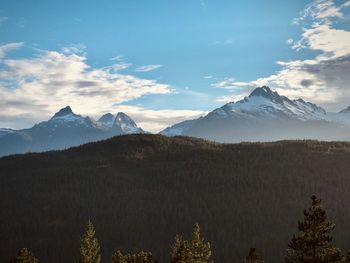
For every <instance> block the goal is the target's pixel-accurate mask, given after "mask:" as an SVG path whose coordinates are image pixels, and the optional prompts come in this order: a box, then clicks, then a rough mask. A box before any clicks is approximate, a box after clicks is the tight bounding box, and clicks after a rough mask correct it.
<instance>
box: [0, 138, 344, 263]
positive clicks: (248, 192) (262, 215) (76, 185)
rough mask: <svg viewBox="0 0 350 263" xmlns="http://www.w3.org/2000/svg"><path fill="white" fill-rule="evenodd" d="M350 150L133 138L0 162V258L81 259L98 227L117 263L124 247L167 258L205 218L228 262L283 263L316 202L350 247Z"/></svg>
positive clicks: (309, 144)
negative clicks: (252, 251) (82, 244)
mask: <svg viewBox="0 0 350 263" xmlns="http://www.w3.org/2000/svg"><path fill="white" fill-rule="evenodd" d="M349 189H350V143H343V142H317V141H283V142H275V143H240V144H217V143H212V142H207V141H204V140H199V139H193V138H187V137H173V138H168V137H163V136H158V135H129V136H120V137H114V138H112V139H109V140H106V141H102V142H96V143H91V144H87V145H84V146H81V147H77V148H72V149H69V150H66V151H57V152H47V153H38V154H26V155H17V156H9V157H5V158H2V159H0V208H1V210H0V211H1V212H0V233H1V237H2V238H1V240H0V262H6V261H7V260H8V259H10V258H11V257H12V256H13V255H15V254H16V252H17V251H18V249H19V248H21V247H28V248H30V250H32V251H33V253H34V254H35V255H36V256H37V257H38V258H40V260H41V262H52V263H56V262H73V261H74V260H75V259H76V257H77V255H78V250H79V237H80V235H81V233H82V232H83V228H84V225H85V223H86V222H87V221H88V220H89V219H91V221H92V222H93V223H94V225H95V227H96V235H97V237H98V239H99V241H100V244H101V248H102V257H103V258H102V260H103V262H105V261H106V260H107V259H108V258H109V256H110V255H111V254H112V252H114V251H115V250H116V249H121V250H124V251H130V252H133V251H135V252H136V251H139V250H141V249H144V250H146V251H152V252H153V254H154V256H155V258H156V259H158V260H159V261H160V262H165V261H166V260H168V258H169V252H170V244H171V243H173V240H174V236H175V234H176V233H190V232H191V229H192V226H193V224H194V223H195V222H199V224H200V225H201V226H202V233H203V236H204V237H205V239H206V240H208V241H210V242H211V244H212V249H213V253H214V260H215V261H216V262H223V263H228V262H242V261H243V258H244V257H245V256H246V253H247V251H248V249H249V247H251V246H254V247H257V248H258V249H259V251H260V252H261V254H262V255H263V256H264V258H265V259H266V262H273V263H274V262H281V261H282V260H283V256H284V254H285V250H286V248H287V243H288V241H289V240H290V238H291V236H292V234H293V233H295V230H296V227H297V220H299V219H300V218H301V217H302V209H303V208H304V207H305V206H306V205H307V204H308V203H309V197H310V196H311V194H314V193H315V194H317V195H318V196H319V197H321V198H323V199H324V205H325V208H326V210H327V211H328V215H329V218H330V219H331V220H332V221H333V222H335V223H336V224H337V227H336V230H335V242H336V243H337V244H338V245H339V246H340V247H341V248H342V249H343V250H345V249H346V250H347V249H348V248H349V247H350V231H349V229H350V206H349V205H348V200H350V191H349Z"/></svg>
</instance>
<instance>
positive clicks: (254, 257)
mask: <svg viewBox="0 0 350 263" xmlns="http://www.w3.org/2000/svg"><path fill="white" fill-rule="evenodd" d="M244 263H264V260H263V258H262V256H260V255H258V254H256V248H250V250H249V254H248V256H247V257H246V258H245V260H244Z"/></svg>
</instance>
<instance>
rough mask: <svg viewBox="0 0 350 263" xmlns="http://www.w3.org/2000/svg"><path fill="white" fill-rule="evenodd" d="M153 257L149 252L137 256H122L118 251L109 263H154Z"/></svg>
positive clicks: (142, 252)
mask: <svg viewBox="0 0 350 263" xmlns="http://www.w3.org/2000/svg"><path fill="white" fill-rule="evenodd" d="M154 262H155V261H154V260H153V255H152V253H150V252H144V251H141V252H139V253H137V254H127V255H123V254H122V253H121V252H120V251H119V250H118V251H117V252H115V253H114V254H113V255H112V257H111V259H110V260H109V263H154Z"/></svg>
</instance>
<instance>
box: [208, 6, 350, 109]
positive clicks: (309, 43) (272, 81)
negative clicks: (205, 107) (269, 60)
mask: <svg viewBox="0 0 350 263" xmlns="http://www.w3.org/2000/svg"><path fill="white" fill-rule="evenodd" d="M349 7H350V1H346V2H344V3H343V4H341V5H336V4H335V3H334V1H330V0H318V1H314V2H313V3H312V4H310V5H308V6H306V7H305V9H304V10H303V11H302V12H301V13H300V16H299V17H298V18H296V19H294V20H293V23H294V24H297V25H303V32H302V35H301V38H300V39H299V40H298V41H294V40H292V39H288V40H287V43H288V44H289V45H291V48H293V49H295V50H296V51H298V50H301V49H308V50H311V51H314V52H317V53H318V55H316V56H315V57H314V58H311V59H306V60H293V61H286V62H285V61H278V62H277V64H279V65H280V66H281V70H279V71H278V72H276V73H275V74H272V75H270V76H266V77H262V78H259V79H256V80H254V81H249V82H238V81H234V80H233V79H232V78H230V79H227V80H224V81H221V82H218V83H214V84H213V86H214V87H216V88H226V89H230V90H231V92H232V93H233V94H232V95H229V96H226V97H221V98H219V99H222V100H229V99H230V98H234V97H237V95H238V94H247V93H249V92H250V91H251V89H252V88H254V87H257V86H262V85H268V86H270V87H271V88H273V89H276V90H277V91H278V92H280V93H281V94H283V95H286V96H290V97H292V98H298V97H302V98H304V99H306V100H311V101H313V102H316V103H319V104H321V105H322V106H325V107H327V109H329V110H340V109H342V108H345V107H347V106H349V105H350V86H349V83H350V74H349V72H350V31H346V30H343V29H339V28H336V27H335V25H334V24H335V22H334V21H337V20H339V19H343V20H344V19H347V16H346V15H345V12H348V11H349ZM305 26H306V27H305ZM243 88H244V89H243Z"/></svg>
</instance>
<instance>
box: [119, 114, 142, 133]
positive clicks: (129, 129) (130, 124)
mask: <svg viewBox="0 0 350 263" xmlns="http://www.w3.org/2000/svg"><path fill="white" fill-rule="evenodd" d="M113 126H114V127H117V128H119V129H120V130H121V131H122V132H123V133H124V134H130V133H143V132H144V131H143V130H142V129H141V128H139V127H137V125H136V123H135V122H134V120H133V119H131V118H130V117H129V116H128V115H126V114H125V113H123V112H118V114H117V116H116V117H115V121H114V124H113Z"/></svg>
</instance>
